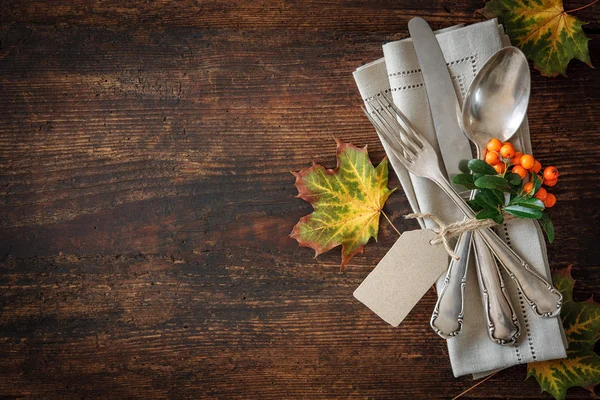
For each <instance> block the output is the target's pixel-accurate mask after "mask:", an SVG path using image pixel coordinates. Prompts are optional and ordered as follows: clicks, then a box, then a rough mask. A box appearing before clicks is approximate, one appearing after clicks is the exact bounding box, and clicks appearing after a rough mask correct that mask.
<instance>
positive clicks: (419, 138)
mask: <svg viewBox="0 0 600 400" xmlns="http://www.w3.org/2000/svg"><path fill="white" fill-rule="evenodd" d="M382 95H383V97H385V99H386V100H387V101H388V102H389V103H390V106H391V108H392V110H393V111H394V113H395V114H396V116H397V117H398V118H400V120H401V121H402V123H403V124H404V125H405V126H406V128H407V130H408V131H409V132H410V135H412V136H413V138H414V139H415V140H417V141H418V142H419V143H421V145H425V143H427V144H429V142H427V140H426V139H425V138H424V137H423V136H422V135H421V134H420V133H419V131H418V130H417V128H415V126H414V125H413V124H412V122H410V120H409V119H408V117H407V116H406V115H404V113H403V112H402V110H400V109H399V108H398V106H397V105H396V104H395V103H394V101H393V100H392V99H391V98H390V97H389V95H388V94H387V93H383V92H382Z"/></svg>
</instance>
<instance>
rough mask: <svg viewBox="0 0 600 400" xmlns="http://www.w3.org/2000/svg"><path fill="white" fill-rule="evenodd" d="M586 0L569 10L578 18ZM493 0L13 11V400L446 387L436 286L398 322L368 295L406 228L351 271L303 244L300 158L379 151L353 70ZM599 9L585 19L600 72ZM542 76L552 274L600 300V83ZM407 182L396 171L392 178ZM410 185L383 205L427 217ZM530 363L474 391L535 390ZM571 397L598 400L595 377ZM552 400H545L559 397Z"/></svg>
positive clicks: (539, 93) (538, 101) (537, 98)
mask: <svg viewBox="0 0 600 400" xmlns="http://www.w3.org/2000/svg"><path fill="white" fill-rule="evenodd" d="M585 3H586V1H567V4H566V6H567V7H566V8H576V7H579V6H581V5H583V4H585ZM482 5H483V4H482V3H481V2H479V1H460V2H454V1H440V0H438V1H432V2H422V1H415V0H401V1H396V2H388V1H383V0H377V1H369V2H367V1H358V0H354V1H344V2H322V1H274V0H265V1H261V2H250V1H241V0H237V1H236V0H231V1H222V2H214V1H213V2H204V1H192V0H181V1H179V2H168V1H154V2H146V1H130V2H124V1H114V0H107V1H87V0H86V1H84V0H72V1H67V0H57V1H52V2H49V1H40V0H35V1H26V0H21V1H11V0H7V1H3V2H2V3H0V120H1V121H2V122H1V123H0V239H1V240H0V293H1V295H0V397H2V398H44V399H51V398H144V399H154V398H156V399H162V398H172V399H175V398H195V399H197V398H209V397H211V398H222V399H248V398H256V399H281V398H311V399H319V398H323V399H324V398H353V399H354V398H355V399H358V398H361V399H362V398H378V399H384V398H389V399H395V398H406V399H416V398H428V399H431V398H451V397H453V396H454V395H457V394H458V393H460V392H461V391H462V390H464V389H465V388H467V387H469V386H470V385H471V384H472V382H471V381H470V380H469V379H467V378H461V379H454V378H453V377H452V374H451V371H450V366H449V362H448V356H447V352H446V349H445V344H444V342H443V341H442V340H440V339H438V338H437V337H436V335H435V334H434V333H433V332H432V331H431V329H430V328H429V326H428V319H429V314H430V312H431V310H432V307H433V305H434V302H435V295H434V294H433V293H428V294H427V295H426V296H425V297H424V299H423V300H422V301H421V302H420V303H419V304H418V305H417V306H416V308H415V309H414V310H413V312H412V313H411V314H410V315H409V317H408V319H407V320H406V321H405V322H404V323H403V324H402V325H401V327H400V328H398V329H394V328H391V327H389V326H387V325H386V324H385V323H384V322H382V321H380V320H379V319H378V318H377V317H376V316H374V315H373V314H372V313H371V312H370V311H368V310H367V309H365V308H364V307H363V306H362V305H361V304H360V303H358V302H357V301H355V300H354V299H353V297H352V292H353V291H354V289H355V288H356V287H357V286H358V284H359V283H360V282H361V281H362V279H364V277H365V276H366V275H367V274H368V273H369V271H370V270H371V269H372V268H373V267H374V266H375V265H376V263H377V261H378V260H379V259H380V258H381V257H382V256H383V255H384V254H385V252H386V251H387V249H389V247H390V246H391V245H392V243H393V242H394V240H395V239H396V234H395V232H394V231H393V230H392V229H391V228H390V227H389V226H388V225H387V224H385V223H382V225H381V229H380V240H379V242H378V243H370V244H369V245H368V246H367V248H366V253H365V254H364V255H359V256H357V257H355V258H354V259H353V260H352V261H351V263H350V265H349V266H348V268H347V270H346V271H344V272H343V273H340V272H339V267H338V266H339V259H340V256H339V253H338V252H337V251H332V252H330V253H326V254H324V255H322V256H320V257H319V258H317V259H314V258H313V255H312V252H311V251H310V250H309V249H305V248H298V247H297V244H296V243H295V242H294V241H293V240H291V239H289V238H288V237H287V235H288V234H289V232H290V231H291V228H292V226H293V225H294V224H295V223H296V222H297V220H298V219H299V218H300V217H301V216H303V215H306V214H308V213H310V205H309V204H307V203H304V202H303V201H301V200H299V199H296V198H295V195H296V190H295V188H294V186H293V182H294V180H293V177H292V175H291V174H290V173H289V171H290V170H298V169H300V168H303V167H305V166H307V165H308V164H309V163H310V162H312V161H313V160H316V161H318V162H321V163H323V164H325V165H327V166H333V165H334V163H335V155H334V154H335V143H334V141H333V139H332V135H336V136H338V137H340V138H341V139H343V140H345V141H350V142H353V143H355V144H357V145H364V144H368V145H369V148H370V154H371V156H372V159H373V160H375V161H379V160H380V159H381V158H382V157H383V155H384V154H383V150H382V148H381V145H380V144H379V142H378V140H377V137H376V135H375V134H374V132H373V130H372V129H371V128H370V126H369V124H368V121H366V119H365V118H363V117H362V116H361V113H360V110H359V105H360V97H359V96H358V93H357V90H356V88H355V85H354V82H353V80H352V76H351V72H352V71H353V70H354V69H355V68H356V67H357V66H359V65H361V64H363V63H365V62H368V61H370V60H373V59H375V58H377V57H380V56H381V44H382V43H384V42H386V41H390V40H397V39H400V38H403V37H405V36H407V28H406V23H407V21H408V20H409V19H410V18H411V17H413V16H416V15H420V16H424V17H425V18H427V19H428V20H429V21H430V22H431V24H432V25H433V27H434V28H441V27H444V26H448V25H451V24H457V23H473V22H476V21H479V20H481V19H482V18H481V17H480V16H479V15H477V14H475V13H474V10H476V9H477V8H480V7H482ZM599 9H600V8H599V7H597V6H596V7H591V8H588V9H585V10H583V11H581V13H580V14H578V16H580V18H582V19H584V20H586V21H589V22H590V24H589V25H586V26H585V30H586V32H588V34H589V36H590V37H591V38H592V41H591V42H590V48H591V54H592V60H593V62H594V63H595V64H599V61H600V59H599V57H598V55H599V54H600V44H599V43H600V31H599V29H598V28H599V26H600V25H599V17H600V13H598V10H599ZM568 73H569V77H568V78H564V77H559V78H555V79H547V78H543V77H541V76H539V75H538V74H537V73H535V72H534V73H533V74H532V76H533V87H532V92H533V97H532V99H531V106H530V112H529V123H530V127H531V131H532V141H533V146H534V149H535V150H536V156H537V157H538V158H539V159H540V160H541V162H542V163H543V164H548V163H549V162H552V163H554V164H556V165H558V166H559V168H560V171H561V179H560V183H559V185H557V186H556V187H555V190H554V193H556V195H557V197H558V199H559V203H558V205H557V206H556V208H554V209H552V211H551V214H552V218H553V219H554V221H555V224H556V236H557V240H556V241H555V243H554V244H553V245H551V246H550V247H549V249H548V251H549V257H550V263H551V266H552V267H554V268H558V267H564V266H566V265H568V264H571V263H572V264H574V269H573V273H574V276H575V278H576V279H578V282H577V287H576V297H577V299H578V300H583V299H585V298H587V297H589V296H590V295H591V294H594V293H595V294H598V293H599V292H600V290H599V288H600V249H599V246H598V240H599V239H600V237H599V236H600V235H599V230H598V226H600V215H599V214H600V210H599V208H598V204H599V200H600V194H599V193H600V191H599V189H600V174H599V173H600V169H599V165H600V152H599V150H600V142H599V140H598V139H599V136H600V115H599V113H598V109H599V108H600V80H599V79H598V72H597V71H596V70H593V69H590V68H589V67H587V66H586V65H584V64H582V63H580V62H577V61H573V62H572V64H571V65H570V66H569V69H568ZM391 184H392V185H394V186H397V185H398V181H397V179H396V178H395V177H393V176H392V178H391ZM408 211H409V206H408V202H407V201H406V198H405V196H404V195H403V193H402V192H401V191H399V192H397V193H395V194H394V195H393V196H392V197H391V198H390V200H389V201H388V204H387V205H386V212H387V213H388V215H390V216H392V217H393V219H394V222H395V224H396V225H397V226H398V228H399V229H400V230H406V229H413V228H416V224H415V223H414V222H407V221H403V220H402V219H401V218H400V216H401V215H403V214H406V213H407V212H408ZM524 376H525V368H524V367H523V366H520V367H515V368H512V369H510V370H508V371H504V372H502V373H500V374H499V375H497V376H496V377H494V378H493V379H491V380H490V381H488V382H486V383H485V384H484V385H482V386H481V387H478V388H477V389H475V390H474V391H473V392H471V393H470V394H469V396H468V397H469V398H480V399H489V398H523V399H534V398H539V397H540V394H539V388H538V386H537V384H536V383H535V382H534V381H533V380H529V381H524ZM569 393H570V395H571V396H572V397H571V398H580V399H587V398H590V397H591V395H590V394H589V393H588V392H586V391H585V390H583V389H573V390H571V391H570V392H569ZM541 397H544V398H549V396H547V395H541Z"/></svg>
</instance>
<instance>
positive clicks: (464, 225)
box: [404, 213, 516, 260]
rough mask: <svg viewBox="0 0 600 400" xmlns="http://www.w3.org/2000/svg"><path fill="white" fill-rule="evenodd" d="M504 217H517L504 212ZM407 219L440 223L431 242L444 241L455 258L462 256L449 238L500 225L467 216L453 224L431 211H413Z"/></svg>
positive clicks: (507, 218) (447, 249)
mask: <svg viewBox="0 0 600 400" xmlns="http://www.w3.org/2000/svg"><path fill="white" fill-rule="evenodd" d="M502 216H503V217H504V221H510V220H512V219H515V218H516V217H515V216H514V215H512V214H508V213H502ZM404 218H406V219H416V218H429V219H431V220H432V221H433V222H435V223H436V224H437V225H438V228H437V229H432V230H433V231H434V232H435V233H436V237H435V238H433V239H432V240H431V244H438V243H443V244H444V248H445V249H446V252H448V254H449V255H450V257H452V258H454V259H455V260H459V259H460V257H459V256H458V255H456V253H454V250H453V249H452V247H450V241H449V239H451V238H453V237H456V236H459V235H460V234H462V233H465V232H469V231H474V230H477V229H482V228H490V227H492V226H495V225H498V224H496V223H495V222H494V221H493V220H491V219H476V218H467V219H464V220H462V221H457V222H453V223H451V224H445V223H444V221H442V220H441V219H439V218H438V217H437V216H436V215H435V214H431V213H413V214H407V215H405V216H404Z"/></svg>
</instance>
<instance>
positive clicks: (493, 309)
mask: <svg viewBox="0 0 600 400" xmlns="http://www.w3.org/2000/svg"><path fill="white" fill-rule="evenodd" d="M474 246H475V259H476V261H477V277H478V280H479V288H480V290H481V294H482V301H483V309H484V312H485V316H486V318H487V326H488V334H489V336H490V339H492V341H494V342H495V343H498V344H501V345H512V344H514V343H516V341H517V339H518V337H519V335H520V334H521V329H520V326H519V320H518V319H517V316H516V314H515V311H514V309H513V307H512V305H511V303H510V300H509V298H508V293H507V292H506V287H505V286H504V281H503V280H502V275H501V274H500V270H499V269H498V265H497V264H496V260H495V259H494V256H493V255H492V252H491V251H490V250H489V249H488V247H487V245H486V243H485V242H484V241H483V239H482V238H481V236H480V235H479V234H475V236H474Z"/></svg>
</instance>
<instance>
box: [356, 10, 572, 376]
mask: <svg viewBox="0 0 600 400" xmlns="http://www.w3.org/2000/svg"><path fill="white" fill-rule="evenodd" d="M436 38H437V39H438V42H439V44H440V47H441V49H442V52H443V54H444V58H445V59H446V62H447V65H448V68H449V70H450V74H451V76H452V79H453V83H454V86H455V89H456V93H457V96H458V97H459V101H461V102H462V98H463V96H464V95H465V94H466V92H467V90H468V87H469V85H470V84H471V81H472V80H473V78H474V77H475V75H476V74H477V72H478V71H479V69H480V68H481V66H482V65H483V64H484V63H485V61H487V59H489V58H490V57H491V56H492V55H493V54H494V53H496V52H497V51H498V50H500V49H501V48H502V47H504V46H506V45H509V44H510V42H509V40H508V37H506V35H504V33H503V28H502V26H501V25H498V22H497V21H496V20H495V19H492V20H488V21H484V22H481V23H477V24H473V25H469V26H462V25H459V26H455V27H451V28H447V29H443V30H441V31H438V32H436ZM383 52H384V58H381V59H379V60H376V61H374V62H372V63H369V64H366V65H364V66H362V67H360V68H358V69H357V70H356V71H355V72H354V79H355V81H356V84H357V86H358V89H359V92H360V94H361V96H362V98H363V100H365V102H366V101H367V100H368V99H369V98H371V97H372V96H374V95H376V94H377V93H378V92H381V91H388V92H391V94H392V97H393V99H394V102H395V103H396V105H397V106H398V107H399V108H400V109H401V110H402V111H403V112H404V113H405V114H406V116H407V117H408V118H409V119H410V120H411V122H412V123H413V124H414V125H415V126H416V128H417V129H419V131H420V132H421V133H422V134H423V135H424V136H425V137H426V138H427V139H428V140H430V141H431V142H432V145H433V146H434V147H435V148H438V144H437V139H436V134H435V130H434V125H433V121H432V119H431V113H430V111H429V104H428V100H427V93H426V91H425V87H424V83H423V80H422V75H421V71H420V69H419V63H418V60H417V57H416V54H415V51H414V47H413V45H412V41H411V40H410V38H408V39H404V40H400V41H397V42H392V43H388V44H385V45H384V46H383ZM461 140H464V141H465V142H464V145H463V146H462V147H461V148H462V150H461V151H458V152H457V154H454V156H455V159H456V164H458V161H460V160H461V159H470V158H472V155H471V153H470V151H469V150H468V149H469V147H468V139H467V138H466V137H465V138H464V139H461ZM511 142H513V144H514V145H515V148H516V149H517V150H520V151H523V152H525V153H531V142H530V136H529V128H528V124H527V120H525V121H524V123H523V125H522V126H521V128H520V129H519V131H518V132H517V134H516V135H515V137H513V139H512V140H511ZM384 148H385V151H386V153H387V155H388V158H389V159H390V163H391V164H392V167H393V168H394V170H395V171H396V174H397V175H398V177H399V180H400V183H401V185H402V187H403V189H404V191H405V193H406V196H407V198H408V200H409V203H410V205H411V207H412V209H413V211H414V212H431V213H434V214H436V215H437V216H438V217H440V218H441V219H442V220H444V221H445V222H447V223H448V222H454V221H457V220H460V219H462V218H463V215H462V213H461V212H460V211H459V210H458V208H457V207H456V206H455V205H454V204H453V203H452V202H451V200H450V199H449V198H448V197H447V196H446V195H445V194H444V193H443V192H442V191H441V190H440V189H439V188H438V187H437V186H436V185H435V184H433V183H432V182H430V181H429V180H427V179H423V178H419V177H416V176H414V175H412V174H410V173H409V172H408V171H407V170H406V169H405V168H404V166H403V165H402V164H401V163H400V161H399V160H397V159H396V158H395V157H394V155H393V153H392V152H391V151H389V149H388V148H387V147H386V145H385V144H384ZM442 151H443V149H442ZM452 167H454V168H455V167H456V166H452ZM419 223H420V225H421V227H427V228H435V224H434V223H433V222H432V221H430V220H425V221H419ZM498 231H499V232H498V233H499V234H500V237H502V238H503V239H504V240H505V241H506V242H507V243H508V244H509V245H510V246H511V247H512V248H513V249H514V250H515V251H516V252H517V253H518V254H520V255H521V257H522V258H523V259H525V261H527V262H528V263H529V264H530V265H531V266H532V267H534V268H536V269H537V271H538V272H539V273H540V274H541V275H542V276H545V277H546V278H547V279H548V280H550V270H549V266H548V260H547V255H546V247H545V242H544V238H543V236H542V232H541V230H540V228H539V226H538V225H537V223H536V222H534V221H531V220H521V219H517V220H513V221H510V222H508V223H506V224H504V225H503V226H502V229H499V230H498ZM502 274H503V278H504V281H505V283H506V285H507V289H508V292H509V295H510V298H511V302H512V304H513V307H514V309H515V312H516V314H517V316H518V317H519V322H520V324H521V337H520V338H519V342H518V345H517V346H513V347H504V346H499V345H497V344H495V343H493V342H492V341H491V340H490V339H489V337H488V333H487V326H486V321H485V316H484V311H483V306H482V300H481V295H480V291H479V285H478V282H477V276H476V269H475V265H474V263H473V261H471V263H470V265H469V271H468V279H467V287H466V290H465V317H464V327H463V331H462V332H461V333H460V334H459V335H458V336H456V337H454V338H452V339H449V340H448V341H447V344H448V354H449V356H450V362H451V365H452V370H453V373H454V375H455V376H456V377H458V376H462V375H467V374H473V377H474V378H478V377H481V376H485V375H487V374H490V373H492V372H494V371H495V370H499V369H503V368H507V367H510V366H513V365H516V364H523V363H528V362H533V361H543V360H550V359H556V358H564V357H566V350H565V344H566V340H565V337H564V332H563V331H562V324H561V322H560V319H559V318H552V319H542V318H539V317H537V316H536V315H535V314H534V312H533V311H532V310H531V308H530V307H529V305H528V304H527V303H526V302H525V301H524V299H523V298H522V295H521V294H520V293H519V291H518V289H517V287H516V285H515V284H514V283H513V282H512V280H511V279H510V278H509V276H508V275H507V274H506V272H505V271H502ZM442 282H443V276H442V277H441V278H440V280H439V281H438V288H439V287H440V285H441V283H442ZM438 292H439V290H438ZM440 340H442V339H440Z"/></svg>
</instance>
